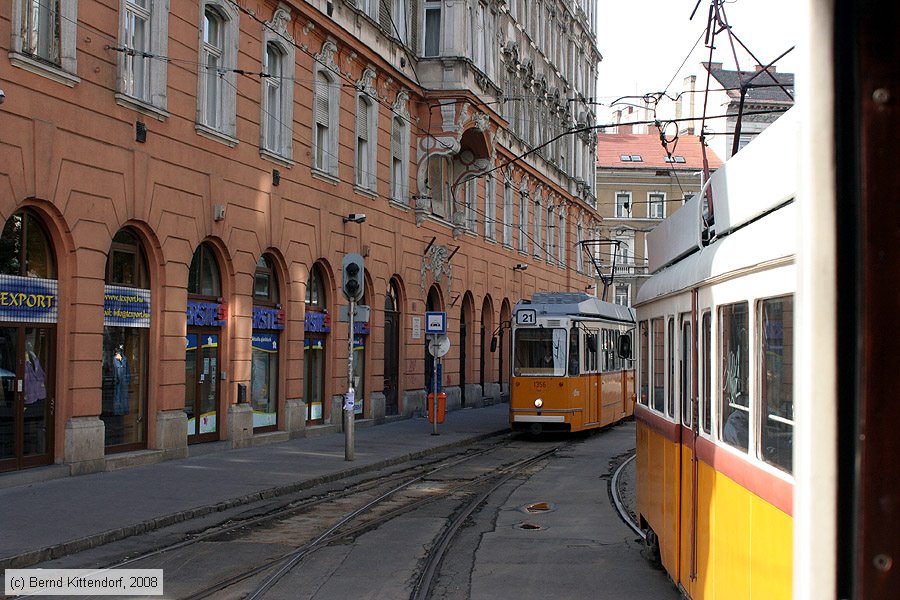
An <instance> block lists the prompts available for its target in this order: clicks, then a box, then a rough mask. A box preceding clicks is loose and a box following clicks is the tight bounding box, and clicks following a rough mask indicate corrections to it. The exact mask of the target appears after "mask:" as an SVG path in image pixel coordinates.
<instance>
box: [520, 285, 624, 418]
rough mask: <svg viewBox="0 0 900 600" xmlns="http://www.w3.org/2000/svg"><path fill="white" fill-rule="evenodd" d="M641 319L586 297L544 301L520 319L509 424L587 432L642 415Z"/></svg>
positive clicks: (531, 304)
mask: <svg viewBox="0 0 900 600" xmlns="http://www.w3.org/2000/svg"><path fill="white" fill-rule="evenodd" d="M633 329H634V313H633V311H632V310H631V309H630V308H628V307H624V306H620V305H618V304H611V303H609V302H604V301H602V300H599V299H597V298H595V297H593V296H589V295H587V294H584V293H572V292H547V293H537V294H534V296H533V297H532V298H531V300H522V301H520V302H519V303H517V304H516V307H515V310H514V313H513V316H512V354H513V357H512V377H511V383H510V401H509V423H510V426H511V427H512V428H513V429H515V430H525V431H530V432H532V433H540V432H542V431H568V432H574V431H582V430H585V429H595V428H599V427H604V426H606V425H609V424H610V423H614V422H616V421H619V420H621V419H624V418H626V417H630V416H631V415H632V413H633V409H634V397H635V389H634V368H633V366H632V365H631V360H630V357H631V332H632V330H633Z"/></svg>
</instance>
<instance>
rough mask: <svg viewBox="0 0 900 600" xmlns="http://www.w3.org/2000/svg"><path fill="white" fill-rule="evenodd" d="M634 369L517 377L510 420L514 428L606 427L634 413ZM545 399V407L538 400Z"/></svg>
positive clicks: (513, 388)
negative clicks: (577, 374) (576, 374)
mask: <svg viewBox="0 0 900 600" xmlns="http://www.w3.org/2000/svg"><path fill="white" fill-rule="evenodd" d="M633 394H634V371H633V370H622V371H616V372H610V373H592V374H589V375H580V376H574V377H513V378H512V390H511V393H510V401H509V405H510V411H509V423H510V427H512V428H514V429H525V428H528V427H530V426H531V425H533V424H539V425H541V426H542V427H543V428H546V429H554V430H560V431H563V430H565V431H573V432H574V431H582V430H585V429H594V428H598V427H605V426H606V425H609V424H611V423H615V422H617V421H620V420H622V419H624V418H627V417H629V416H631V415H632V413H633V411H634V398H633ZM537 399H540V400H541V408H540V410H538V409H537V408H536V407H535V400H537Z"/></svg>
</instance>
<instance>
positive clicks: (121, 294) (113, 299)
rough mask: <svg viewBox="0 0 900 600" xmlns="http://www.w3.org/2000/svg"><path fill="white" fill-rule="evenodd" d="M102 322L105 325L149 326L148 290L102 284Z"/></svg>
mask: <svg viewBox="0 0 900 600" xmlns="http://www.w3.org/2000/svg"><path fill="white" fill-rule="evenodd" d="M103 324H104V325H105V326H107V327H150V290H144V289H140V288H131V287H123V286H119V285H107V286H104V288H103Z"/></svg>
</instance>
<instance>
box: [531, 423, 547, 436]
mask: <svg viewBox="0 0 900 600" xmlns="http://www.w3.org/2000/svg"><path fill="white" fill-rule="evenodd" d="M543 430H544V426H543V425H541V424H540V423H532V424H531V429H530V431H529V433H530V434H531V435H541V432H542V431H543Z"/></svg>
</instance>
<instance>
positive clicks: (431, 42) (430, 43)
mask: <svg viewBox="0 0 900 600" xmlns="http://www.w3.org/2000/svg"><path fill="white" fill-rule="evenodd" d="M424 23H425V35H423V36H422V37H423V39H424V48H423V52H422V54H423V56H440V54H441V0H425V20H424Z"/></svg>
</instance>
